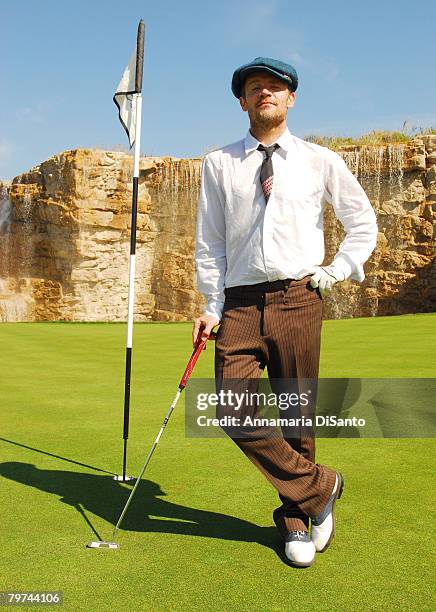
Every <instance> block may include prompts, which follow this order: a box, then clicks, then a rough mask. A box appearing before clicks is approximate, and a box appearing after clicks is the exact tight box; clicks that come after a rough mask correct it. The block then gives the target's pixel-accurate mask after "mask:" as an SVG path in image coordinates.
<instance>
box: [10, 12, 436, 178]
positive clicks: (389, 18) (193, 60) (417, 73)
mask: <svg viewBox="0 0 436 612" xmlns="http://www.w3.org/2000/svg"><path fill="white" fill-rule="evenodd" d="M0 16H1V18H0V22H1V24H2V25H1V33H0V53H1V63H0V76H1V83H2V86H3V87H2V90H3V95H2V96H1V97H0V178H5V179H10V178H12V177H14V176H16V175H18V174H20V173H21V172H24V171H26V170H28V169H29V168H31V167H32V166H34V165H36V164H38V163H40V162H42V161H44V160H45V159H47V158H48V157H50V156H52V155H54V154H56V153H59V152H61V151H64V150H66V149H74V148H78V147H104V148H109V149H111V148H116V147H118V148H119V147H120V146H124V147H126V150H127V136H126V135H125V133H124V130H123V129H122V127H121V124H120V123H119V121H118V115H117V110H116V107H115V105H114V103H113V101H112V96H113V94H114V91H115V89H116V86H117V85H118V82H119V80H120V78H121V75H122V72H123V70H124V67H125V65H126V64H127V61H128V59H129V57H130V54H131V52H132V50H133V48H134V45H135V39H136V30H137V25H138V22H139V19H140V18H143V19H144V21H145V26H146V39H145V62H144V87H143V126H142V147H141V149H142V154H145V155H174V156H176V157H197V156H201V155H203V154H204V153H205V152H206V151H207V150H209V149H211V148H215V147H217V146H221V145H225V144H227V143H229V142H233V141H235V140H238V139H239V138H242V137H243V136H244V135H245V133H246V131H247V128H248V117H247V114H246V113H244V112H243V111H242V110H241V109H240V106H239V102H238V101H237V100H236V98H234V97H233V94H232V93H231V90H230V81H231V76H232V73H233V71H234V70H235V68H236V67H238V66H240V65H241V64H244V63H246V62H248V61H251V60H252V59H253V58H254V57H256V56H259V55H265V56H269V57H275V58H278V59H281V60H283V61H288V62H290V63H292V64H293V65H294V66H295V68H296V69H297V72H298V75H299V79H300V85H299V88H298V90H297V100H296V104H295V106H294V108H293V109H291V110H290V112H289V114H288V126H289V129H290V130H291V132H293V133H294V134H296V135H297V136H300V137H304V136H307V135H309V134H324V135H342V136H344V135H351V136H358V135H359V134H363V133H366V132H369V131H370V130H372V129H387V130H401V129H402V126H403V122H404V121H406V120H407V121H408V126H409V127H410V128H413V127H415V126H416V127H420V126H422V127H428V126H433V127H436V83H435V78H434V75H435V74H436V42H435V38H436V37H435V34H434V24H435V23H436V3H435V2H434V1H433V0H427V1H421V2H418V3H417V4H416V5H412V4H411V2H410V0H397V1H395V2H394V1H393V0H391V1H388V0H378V1H374V0H367V1H366V2H365V3H363V2H350V1H340V0H330V1H329V2H326V1H325V0H324V1H319V0H311V1H310V2H292V1H285V0H266V1H263V2H262V1H260V0H232V1H229V0H220V1H219V2H218V1H217V0H216V1H215V2H208V1H202V2H200V1H193V0H192V1H190V0H185V1H184V2H176V1H173V0H166V2H164V3H159V2H146V1H145V0H142V1H137V0H129V1H128V2H125V3H123V2H120V1H114V0H105V1H104V2H103V1H101V0H94V1H92V0H88V1H87V2H84V1H82V0H74V1H73V2H65V1H64V2H62V1H59V0H57V1H53V0H42V1H41V2H39V3H35V2H30V1H28V0H26V1H23V0H15V1H12V0H3V2H2V3H1V13H0Z"/></svg>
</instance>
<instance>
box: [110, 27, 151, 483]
mask: <svg viewBox="0 0 436 612" xmlns="http://www.w3.org/2000/svg"><path fill="white" fill-rule="evenodd" d="M143 63H144V22H143V21H142V19H141V21H140V22H139V25H138V34H137V37H136V48H135V50H134V51H133V54H132V56H131V58H130V61H129V63H128V64H127V67H126V69H125V70H124V74H123V78H122V79H121V81H120V83H119V85H118V87H117V91H116V92H115V95H114V97H113V100H114V102H115V104H116V105H117V107H118V112H119V117H120V121H121V123H122V125H123V127H124V129H125V130H126V132H127V136H128V138H129V143H130V148H132V147H133V145H135V149H134V156H133V177H132V178H133V181H132V222H131V226H130V259H129V293H128V298H127V339H126V373H125V379H124V424H123V440H124V451H123V474H122V476H115V480H121V481H122V482H127V481H129V480H132V477H130V476H126V464H127V440H128V437H129V415H130V379H131V371H132V342H133V306H134V303H135V265H136V264H135V256H136V217H137V210H138V187H139V156H140V151H141V111H142V94H141V90H142V66H143Z"/></svg>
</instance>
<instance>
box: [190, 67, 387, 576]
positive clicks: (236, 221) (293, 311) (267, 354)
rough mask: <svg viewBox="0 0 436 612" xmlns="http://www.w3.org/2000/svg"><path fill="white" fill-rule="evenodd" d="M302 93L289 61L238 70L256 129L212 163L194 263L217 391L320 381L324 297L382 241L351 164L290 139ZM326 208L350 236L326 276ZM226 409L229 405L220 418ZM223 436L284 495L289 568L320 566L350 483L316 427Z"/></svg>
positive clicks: (358, 270)
mask: <svg viewBox="0 0 436 612" xmlns="http://www.w3.org/2000/svg"><path fill="white" fill-rule="evenodd" d="M297 86H298V77H297V73H296V71H295V69H294V68H293V67H292V66H291V65H289V64H287V63H285V62H281V61H279V60H275V59H271V58H266V57H257V58H255V59H254V60H253V61H252V62H250V63H248V64H245V65H243V66H241V67H240V68H238V69H237V70H235V72H234V74H233V78H232V92H233V94H234V95H235V96H236V97H237V98H238V99H239V103H240V105H241V108H242V110H243V111H244V112H247V113H248V116H249V120H250V129H249V131H248V133H247V135H246V137H245V139H243V140H239V141H237V142H235V143H232V144H230V145H228V146H225V147H223V148H221V149H218V150H215V151H213V152H211V153H209V154H208V155H206V156H205V158H204V161H203V167H202V181H201V191H200V200H199V206H198V219H197V242H196V265H197V284H198V289H199V290H200V291H201V292H202V293H203V294H204V295H205V297H206V299H207V307H206V309H205V312H204V314H202V315H201V316H200V317H198V318H197V319H196V320H195V322H194V327H193V341H194V342H195V341H196V340H197V338H198V337H199V334H201V337H202V339H205V338H206V337H208V336H209V335H210V333H211V332H212V330H213V328H214V327H215V326H216V325H218V324H220V327H219V330H218V332H217V336H216V345H215V378H216V383H217V389H224V388H226V389H227V390H228V389H233V390H234V391H237V390H242V389H243V388H245V389H246V390H248V391H249V392H255V391H256V389H257V388H258V383H259V378H260V376H261V375H262V372H263V370H264V368H265V366H266V367H267V369H268V376H269V379H270V381H274V383H275V387H276V388H277V381H279V383H280V381H282V382H285V387H286V381H295V380H297V381H301V380H303V379H304V380H316V379H317V376H318V369H319V352H320V333H321V323H322V301H323V297H324V295H325V294H326V293H327V292H328V291H330V290H331V288H332V287H333V285H334V284H335V283H336V282H339V281H344V280H345V279H348V278H351V279H354V280H357V281H362V280H363V279H364V277H365V275H364V271H363V264H364V263H365V261H366V260H367V259H368V257H369V256H370V254H371V252H372V251H373V249H374V247H375V244H376V237H377V225H376V218H375V214H374V211H373V209H372V207H371V204H370V202H369V200H368V198H367V196H366V194H365V192H364V191H363V189H362V187H361V186H360V184H359V183H358V181H357V180H356V178H355V177H354V176H353V174H352V173H351V172H350V171H349V170H348V168H347V166H346V164H345V162H344V161H343V160H342V158H341V157H340V156H339V155H338V154H337V153H335V152H333V151H331V150H329V149H327V148H325V147H321V146H319V145H316V144H313V143H309V142H306V141H304V140H301V139H300V138H297V137H296V136H294V135H292V134H291V133H290V131H289V130H288V128H287V124H286V119H287V113H288V110H289V109H290V108H292V107H293V106H294V103H295V99H296V93H295V91H296V89H297ZM325 201H327V202H329V203H331V204H332V206H333V208H334V211H335V214H336V216H337V217H338V218H339V220H340V221H341V223H342V224H343V226H344V228H345V232H346V236H345V239H344V240H343V242H342V243H341V245H340V247H339V250H338V253H337V254H336V256H335V258H334V260H333V261H332V262H331V264H330V265H328V266H323V267H322V266H321V264H322V262H323V259H324V236H323V209H324V202H325ZM241 381H242V382H243V383H244V384H243V386H241V384H240V383H241ZM272 386H273V385H272ZM291 386H292V384H291ZM291 386H289V387H288V388H291ZM228 408H229V407H228V406H226V405H221V406H219V407H218V409H217V414H220V415H225V414H228V413H229V412H228ZM300 408H301V406H300ZM243 409H244V411H245V414H248V413H249V412H250V410H252V408H250V407H248V406H244V408H243ZM256 410H257V407H256V408H255V414H256ZM301 414H302V413H301V412H300V415H301ZM225 431H226V433H228V434H229V435H231V437H232V438H233V439H234V441H235V443H236V444H237V445H238V446H239V448H240V449H241V450H242V451H243V452H244V453H245V454H246V456H247V457H248V458H249V459H250V460H251V461H252V462H253V463H254V464H255V465H256V467H258V469H259V470H260V471H261V472H262V473H263V474H264V475H265V476H266V478H267V479H268V480H269V481H270V482H271V483H272V485H273V486H274V487H275V488H276V489H277V491H278V493H279V497H280V500H281V502H282V504H281V506H280V507H279V508H277V509H276V510H275V511H274V513H273V518H274V521H275V523H276V525H277V527H278V529H279V531H280V533H281V535H282V537H283V539H284V542H285V555H286V557H287V559H288V560H289V562H290V563H291V564H292V565H295V566H302V567H307V566H309V565H311V564H312V563H313V562H314V559H315V552H316V551H319V552H323V551H324V550H326V549H327V547H328V546H329V544H330V543H331V541H332V539H333V537H334V533H335V517H334V506H335V502H336V500H337V499H338V498H339V497H340V495H341V493H342V489H343V485H344V481H343V478H342V475H341V474H340V473H339V472H336V471H334V470H332V469H330V468H328V467H326V466H321V465H318V464H316V463H315V444H314V437H313V435H311V434H310V433H309V432H308V431H307V430H304V431H303V430H301V429H300V430H297V433H295V431H293V432H291V433H290V434H287V433H286V432H285V431H283V436H282V435H281V436H277V435H272V434H271V432H270V431H269V429H268V428H263V429H259V428H256V427H253V428H251V429H249V430H247V431H244V432H243V431H242V430H241V431H239V433H236V434H235V433H234V432H233V433H229V431H228V430H226V429H225ZM250 501H251V503H254V500H250ZM310 522H311V534H310V535H309V526H310Z"/></svg>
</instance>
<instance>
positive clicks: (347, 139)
mask: <svg viewBox="0 0 436 612" xmlns="http://www.w3.org/2000/svg"><path fill="white" fill-rule="evenodd" d="M424 134H436V129H435V128H433V127H430V128H412V129H409V130H407V129H406V123H405V124H404V125H403V131H401V132H398V131H392V132H390V131H383V130H372V131H371V132H369V133H368V134H363V135H362V136H359V137H357V138H352V137H351V136H317V135H315V134H311V135H308V136H305V137H304V140H307V141H309V142H314V143H316V144H319V145H322V146H324V147H328V148H329V149H341V148H343V147H347V146H359V145H383V144H401V143H406V142H409V141H410V140H411V139H412V138H415V137H416V136H421V135H424Z"/></svg>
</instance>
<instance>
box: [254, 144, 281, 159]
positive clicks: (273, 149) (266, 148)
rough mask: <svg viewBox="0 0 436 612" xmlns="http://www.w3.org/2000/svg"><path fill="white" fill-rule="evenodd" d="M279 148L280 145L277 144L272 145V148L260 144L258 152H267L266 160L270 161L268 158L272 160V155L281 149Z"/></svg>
mask: <svg viewBox="0 0 436 612" xmlns="http://www.w3.org/2000/svg"><path fill="white" fill-rule="evenodd" d="M279 146H280V145H279V144H277V143H274V144H273V145H271V146H270V147H265V146H264V145H263V144H260V145H259V146H258V147H257V150H258V151H265V153H266V158H267V159H268V158H270V157H271V156H272V154H273V153H274V151H275V150H276V149H278V148H279Z"/></svg>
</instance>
